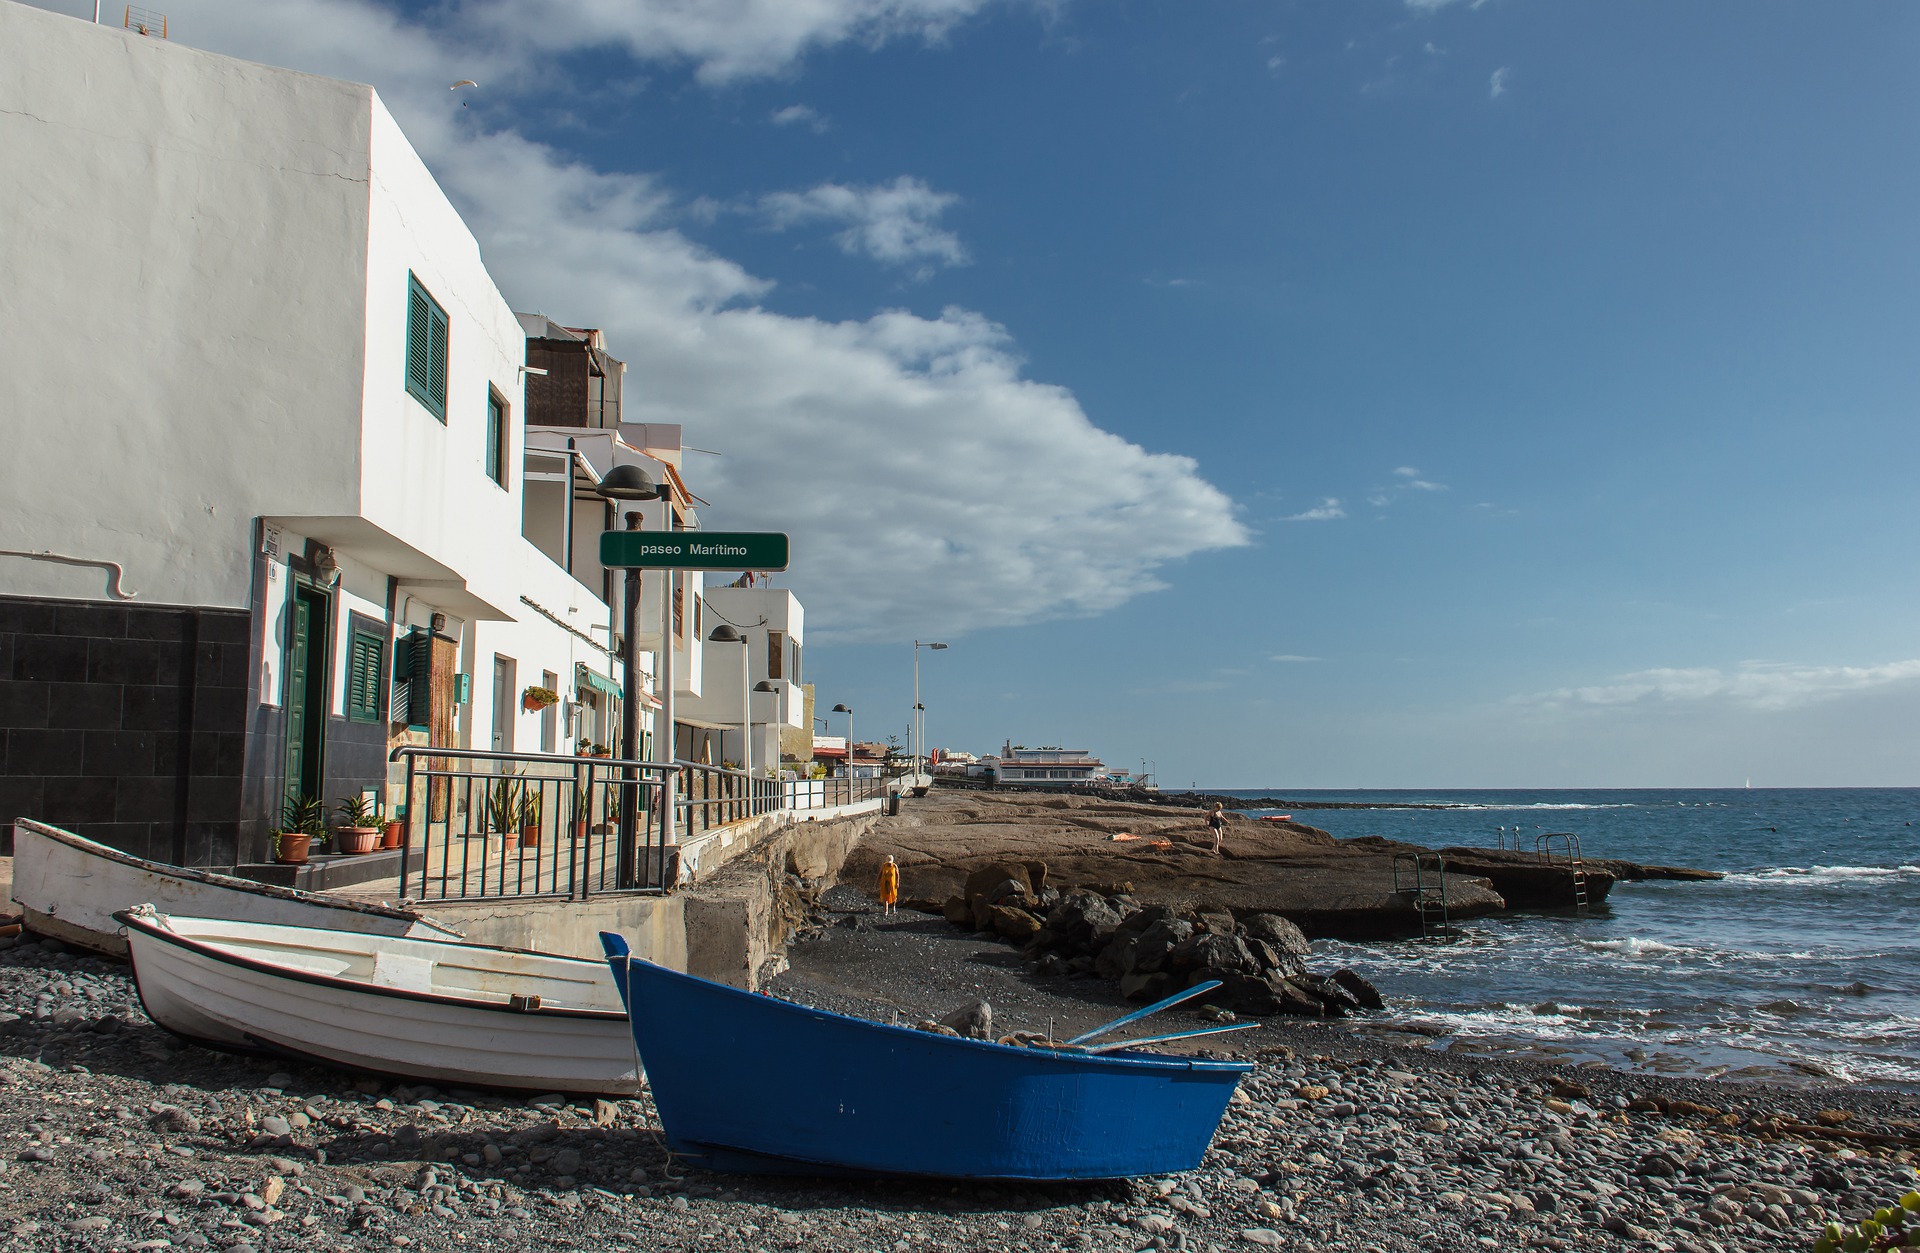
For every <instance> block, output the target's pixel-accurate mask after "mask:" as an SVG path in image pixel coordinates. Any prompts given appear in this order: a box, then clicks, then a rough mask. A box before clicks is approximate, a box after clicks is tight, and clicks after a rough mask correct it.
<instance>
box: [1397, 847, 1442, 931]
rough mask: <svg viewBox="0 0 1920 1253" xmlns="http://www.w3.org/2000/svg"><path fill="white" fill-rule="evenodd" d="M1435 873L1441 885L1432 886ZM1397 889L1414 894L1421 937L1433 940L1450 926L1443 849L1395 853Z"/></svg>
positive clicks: (1403, 893)
mask: <svg viewBox="0 0 1920 1253" xmlns="http://www.w3.org/2000/svg"><path fill="white" fill-rule="evenodd" d="M1429 874H1431V875H1432V876H1433V877H1434V880H1435V882H1436V883H1437V885H1438V886H1435V887H1429V886H1428V884H1427V876H1428V875H1429ZM1393 893H1394V895H1395V896H1411V897H1412V898H1413V912H1414V916H1415V917H1417V918H1418V919H1419V920H1420V938H1421V939H1423V940H1431V939H1435V938H1437V937H1438V936H1439V935H1440V934H1442V933H1443V932H1446V931H1448V930H1449V929H1450V924H1449V922H1448V919H1447V859H1446V857H1445V856H1444V855H1442V854H1440V853H1395V854H1394V855H1393Z"/></svg>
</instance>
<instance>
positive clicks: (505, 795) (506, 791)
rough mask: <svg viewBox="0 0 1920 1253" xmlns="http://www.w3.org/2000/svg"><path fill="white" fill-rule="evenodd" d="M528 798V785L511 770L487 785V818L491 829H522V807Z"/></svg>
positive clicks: (488, 826) (504, 830)
mask: <svg viewBox="0 0 1920 1253" xmlns="http://www.w3.org/2000/svg"><path fill="white" fill-rule="evenodd" d="M525 800H526V785H525V784H524V783H523V782H521V780H520V776H519V775H517V774H514V773H511V772H509V773H508V774H505V775H502V776H501V777H500V778H498V779H495V780H494V781H493V782H492V783H490V784H488V785H487V799H486V819H487V829H488V830H490V831H500V832H507V831H517V830H519V829H520V809H521V806H522V805H523V804H524V803H525Z"/></svg>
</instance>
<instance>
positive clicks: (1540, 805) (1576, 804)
mask: <svg viewBox="0 0 1920 1253" xmlns="http://www.w3.org/2000/svg"><path fill="white" fill-rule="evenodd" d="M1448 808H1449V809H1638V808H1640V807H1639V806H1638V805H1633V804H1629V803H1627V802H1625V801H1611V802H1607V803H1604V804H1603V803H1599V802H1591V801H1565V802H1559V801H1535V802H1533V803H1531V804H1527V805H1494V804H1482V803H1474V804H1458V805H1450V806H1448Z"/></svg>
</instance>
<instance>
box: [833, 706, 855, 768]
mask: <svg viewBox="0 0 1920 1253" xmlns="http://www.w3.org/2000/svg"><path fill="white" fill-rule="evenodd" d="M830 712H832V713H837V714H845V715H847V777H848V778H849V779H851V778H852V777H853V709H852V707H851V706H848V705H835V706H834V707H833V709H832V710H831V711H830Z"/></svg>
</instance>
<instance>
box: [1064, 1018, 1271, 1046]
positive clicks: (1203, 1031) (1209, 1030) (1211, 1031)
mask: <svg viewBox="0 0 1920 1253" xmlns="http://www.w3.org/2000/svg"><path fill="white" fill-rule="evenodd" d="M1258 1026H1260V1024H1259V1023H1257V1022H1236V1023H1232V1024H1230V1025H1228V1026H1225V1027H1202V1028H1200V1030H1198V1031H1176V1032H1174V1033H1173V1034H1172V1035H1150V1036H1147V1037H1146V1038H1145V1039H1141V1040H1115V1041H1114V1042H1113V1043H1112V1044H1096V1045H1094V1046H1093V1047H1092V1048H1089V1049H1083V1050H1081V1051H1082V1052H1085V1053H1112V1052H1115V1051H1116V1050H1119V1049H1136V1048H1139V1047H1140V1046H1141V1045H1142V1044H1165V1043H1166V1042H1167V1041H1169V1040H1191V1039H1192V1038H1193V1037H1195V1036H1197V1035H1219V1034H1220V1033H1221V1032H1222V1031H1245V1030H1247V1029H1249V1028H1251V1027H1258Z"/></svg>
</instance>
